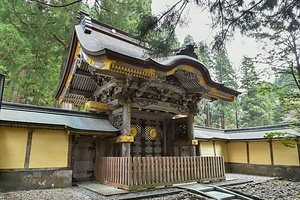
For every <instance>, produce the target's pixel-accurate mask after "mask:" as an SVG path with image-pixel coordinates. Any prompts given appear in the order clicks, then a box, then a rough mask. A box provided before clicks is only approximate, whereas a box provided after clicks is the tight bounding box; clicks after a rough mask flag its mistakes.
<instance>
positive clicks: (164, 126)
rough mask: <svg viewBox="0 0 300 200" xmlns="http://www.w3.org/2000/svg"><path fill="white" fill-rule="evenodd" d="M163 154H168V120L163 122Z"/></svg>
mask: <svg viewBox="0 0 300 200" xmlns="http://www.w3.org/2000/svg"><path fill="white" fill-rule="evenodd" d="M162 146H163V156H167V122H166V120H165V121H164V122H163V145H162Z"/></svg>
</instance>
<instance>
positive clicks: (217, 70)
mask: <svg viewBox="0 0 300 200" xmlns="http://www.w3.org/2000/svg"><path fill="white" fill-rule="evenodd" d="M197 55H198V57H199V60H200V61H201V62H202V63H204V65H205V66H206V67H207V68H208V69H210V72H211V76H212V77H213V79H214V80H215V81H216V82H220V83H224V84H225V85H226V87H229V88H232V89H237V82H236V74H235V70H234V68H233V67H232V65H231V62H230V60H229V58H228V55H227V51H226V49H220V50H219V51H216V52H211V51H210V50H209V48H208V46H207V45H206V44H204V43H199V45H198V52H197ZM237 104H238V102H222V101H215V102H210V103H209V102H207V101H201V102H200V103H199V104H198V109H199V110H200V112H199V114H198V115H197V116H196V118H195V119H196V123H197V124H199V125H205V126H211V127H214V128H224V126H226V128H234V127H236V117H235V116H236V108H237ZM207 109H208V110H209V111H208V110H207ZM208 121H209V122H208Z"/></svg>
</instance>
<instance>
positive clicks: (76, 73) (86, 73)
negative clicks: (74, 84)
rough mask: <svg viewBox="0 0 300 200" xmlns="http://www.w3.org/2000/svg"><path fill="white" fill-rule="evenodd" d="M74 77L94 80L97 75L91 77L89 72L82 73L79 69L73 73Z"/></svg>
mask: <svg viewBox="0 0 300 200" xmlns="http://www.w3.org/2000/svg"><path fill="white" fill-rule="evenodd" d="M75 75H76V76H83V77H90V78H91V79H96V78H97V75H92V74H91V73H90V72H87V71H83V70H81V69H76V71H75Z"/></svg>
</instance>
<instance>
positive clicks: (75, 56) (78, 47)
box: [74, 42, 81, 60]
mask: <svg viewBox="0 0 300 200" xmlns="http://www.w3.org/2000/svg"><path fill="white" fill-rule="evenodd" d="M80 50H81V46H80V43H79V42H77V45H76V50H75V54H74V60H75V59H77V58H78V55H79V52H80Z"/></svg>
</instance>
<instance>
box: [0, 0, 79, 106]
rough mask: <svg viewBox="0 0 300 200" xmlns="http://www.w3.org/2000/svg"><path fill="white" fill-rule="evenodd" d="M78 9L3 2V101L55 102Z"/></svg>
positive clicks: (47, 103) (44, 103) (5, 0)
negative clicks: (5, 79) (61, 69)
mask: <svg viewBox="0 0 300 200" xmlns="http://www.w3.org/2000/svg"><path fill="white" fill-rule="evenodd" d="M69 2H70V1H69ZM78 8H79V6H78V4H75V5H72V6H70V7H62V8H52V7H48V6H46V5H43V4H40V3H36V2H31V1H8V0H3V1H1V2H0V11H1V12H0V19H1V21H2V24H1V27H0V29H1V30H0V32H1V37H3V38H2V39H1V41H3V42H2V43H1V45H3V46H2V49H3V50H4V51H3V53H2V55H1V57H2V56H5V58H6V59H4V60H3V59H1V64H0V65H2V66H4V67H5V68H6V72H5V74H6V76H7V77H8V79H7V80H8V81H6V83H5V90H4V100H6V101H13V102H18V103H26V104H36V105H50V106H53V105H54V98H53V93H54V92H55V89H56V88H57V85H58V82H59V72H60V66H61V62H62V54H63V53H64V52H67V50H68V46H69V41H70V36H71V33H72V28H73V24H74V22H75V21H77V19H75V15H74V14H75V13H76V12H75V11H76V10H78ZM74 10H75V11H74ZM70 16H73V18H72V17H70Z"/></svg>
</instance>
